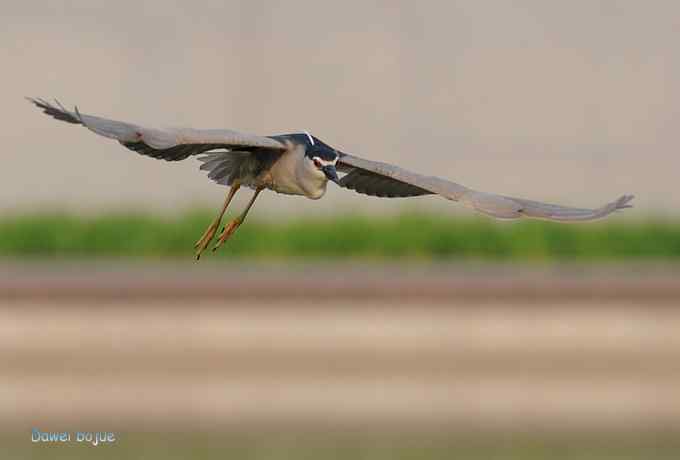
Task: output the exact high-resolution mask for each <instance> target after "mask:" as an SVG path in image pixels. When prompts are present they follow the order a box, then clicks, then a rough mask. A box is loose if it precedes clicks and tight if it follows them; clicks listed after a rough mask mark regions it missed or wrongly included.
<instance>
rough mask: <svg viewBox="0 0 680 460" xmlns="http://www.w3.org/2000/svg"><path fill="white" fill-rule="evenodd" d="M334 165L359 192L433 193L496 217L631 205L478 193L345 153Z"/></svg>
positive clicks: (583, 214) (607, 210)
mask: <svg viewBox="0 0 680 460" xmlns="http://www.w3.org/2000/svg"><path fill="white" fill-rule="evenodd" d="M337 168H338V170H340V171H341V172H345V173H347V174H346V175H345V176H344V177H343V178H342V179H340V181H339V184H340V185H341V186H342V187H345V188H348V189H350V190H356V191H357V192H359V193H363V194H366V195H372V196H379V197H406V196H418V195H430V194H436V195H441V196H443V197H444V198H447V199H449V200H453V201H460V202H461V203H463V204H464V205H466V206H468V207H470V208H473V209H475V210H477V211H479V212H481V213H483V214H487V215H490V216H493V217H496V218H500V219H519V218H521V217H529V218H534V219H545V220H556V221H583V220H593V219H599V218H602V217H605V216H606V215H608V214H611V213H612V212H614V211H617V210H619V209H624V208H630V207H632V206H631V205H630V204H629V202H630V201H631V200H632V199H633V195H623V196H622V197H620V198H619V199H617V200H615V201H613V202H611V203H608V204H605V205H604V206H602V207H600V208H597V209H584V208H571V207H568V206H559V205H555V204H549V203H541V202H539V201H532V200H525V199H523V198H512V197H509V196H503V195H496V194H493V193H486V192H478V191H476V190H472V189H469V188H467V187H464V186H462V185H460V184H456V183H455V182H451V181H448V180H445V179H440V178H439V177H434V176H424V175H421V174H416V173H413V172H411V171H407V170H405V169H402V168H399V167H398V166H394V165H391V164H388V163H381V162H377V161H370V160H365V159H363V158H359V157H355V156H353V155H349V154H346V153H341V154H340V158H339V159H338V164H337Z"/></svg>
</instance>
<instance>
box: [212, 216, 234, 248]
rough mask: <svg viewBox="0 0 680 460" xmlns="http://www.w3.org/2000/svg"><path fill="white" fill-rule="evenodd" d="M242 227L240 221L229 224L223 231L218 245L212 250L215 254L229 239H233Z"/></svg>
mask: <svg viewBox="0 0 680 460" xmlns="http://www.w3.org/2000/svg"><path fill="white" fill-rule="evenodd" d="M240 225H241V220H240V219H234V220H232V221H231V222H229V223H228V224H227V226H226V227H224V228H223V229H222V233H221V234H220V237H219V239H218V240H217V244H215V247H213V248H212V250H213V252H215V251H217V250H218V249H219V248H220V247H221V246H222V245H223V244H224V243H225V242H226V241H227V240H228V239H229V237H231V235H233V234H234V232H236V229H238V228H239V226H240Z"/></svg>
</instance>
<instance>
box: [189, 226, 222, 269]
mask: <svg viewBox="0 0 680 460" xmlns="http://www.w3.org/2000/svg"><path fill="white" fill-rule="evenodd" d="M219 226H220V223H219V222H218V221H214V222H213V223H212V224H210V226H209V227H208V228H207V229H206V230H205V232H203V235H202V236H201V238H199V240H198V241H196V244H195V245H194V248H196V260H198V259H200V258H201V254H202V253H203V251H205V248H207V247H208V245H209V244H210V242H211V241H212V239H213V238H214V237H215V233H217V229H218V228H219Z"/></svg>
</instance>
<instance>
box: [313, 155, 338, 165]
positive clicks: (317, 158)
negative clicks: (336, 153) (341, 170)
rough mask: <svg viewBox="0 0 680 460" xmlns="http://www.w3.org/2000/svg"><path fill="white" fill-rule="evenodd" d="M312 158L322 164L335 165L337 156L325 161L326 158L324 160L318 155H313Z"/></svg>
mask: <svg viewBox="0 0 680 460" xmlns="http://www.w3.org/2000/svg"><path fill="white" fill-rule="evenodd" d="M314 160H316V161H318V162H319V163H321V164H322V165H323V166H335V163H337V162H338V159H337V158H336V159H335V160H333V161H327V160H324V159H322V158H319V157H314Z"/></svg>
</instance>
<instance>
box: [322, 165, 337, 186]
mask: <svg viewBox="0 0 680 460" xmlns="http://www.w3.org/2000/svg"><path fill="white" fill-rule="evenodd" d="M321 170H322V171H323V173H324V174H325V175H326V177H327V178H328V180H332V181H333V182H335V183H336V184H337V183H338V181H339V180H340V179H339V178H338V172H337V171H336V170H335V166H333V165H328V166H324V167H323V168H321Z"/></svg>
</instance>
